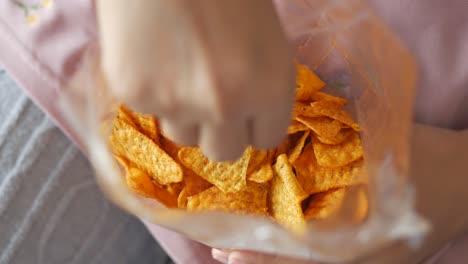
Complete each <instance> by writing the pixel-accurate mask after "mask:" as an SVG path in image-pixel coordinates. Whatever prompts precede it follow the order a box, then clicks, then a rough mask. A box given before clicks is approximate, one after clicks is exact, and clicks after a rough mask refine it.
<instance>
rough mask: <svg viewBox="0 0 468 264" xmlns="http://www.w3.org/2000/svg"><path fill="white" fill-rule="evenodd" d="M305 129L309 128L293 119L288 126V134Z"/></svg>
mask: <svg viewBox="0 0 468 264" xmlns="http://www.w3.org/2000/svg"><path fill="white" fill-rule="evenodd" d="M306 130H309V128H308V127H307V126H306V125H304V124H303V123H301V122H299V121H297V120H293V121H292V123H291V124H290V125H289V127H288V134H295V133H298V132H302V131H306Z"/></svg>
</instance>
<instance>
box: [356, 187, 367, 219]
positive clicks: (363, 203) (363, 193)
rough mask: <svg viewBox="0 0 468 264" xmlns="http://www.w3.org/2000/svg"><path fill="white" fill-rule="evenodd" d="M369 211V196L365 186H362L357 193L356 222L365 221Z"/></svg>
mask: <svg viewBox="0 0 468 264" xmlns="http://www.w3.org/2000/svg"><path fill="white" fill-rule="evenodd" d="M368 212H369V198H368V194H367V189H366V188H365V186H361V188H359V190H358V194H357V206H356V213H355V214H354V219H353V220H354V222H355V223H360V222H362V221H364V219H365V218H366V217H367V214H368Z"/></svg>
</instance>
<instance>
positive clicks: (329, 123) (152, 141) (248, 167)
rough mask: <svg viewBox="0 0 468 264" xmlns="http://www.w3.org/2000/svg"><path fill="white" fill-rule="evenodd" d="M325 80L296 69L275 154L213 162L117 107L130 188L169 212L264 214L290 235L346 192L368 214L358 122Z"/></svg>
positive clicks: (358, 212)
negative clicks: (287, 121)
mask: <svg viewBox="0 0 468 264" xmlns="http://www.w3.org/2000/svg"><path fill="white" fill-rule="evenodd" d="M324 86H325V83H324V82H323V81H321V80H320V79H319V78H318V77H317V76H316V75H315V74H314V73H313V72H311V71H310V70H309V69H308V68H307V67H306V66H303V65H299V64H298V65H297V92H296V103H295V107H294V112H293V115H292V122H291V125H290V126H289V129H288V136H287V138H286V139H285V141H284V143H283V144H281V145H280V146H279V147H278V148H276V149H274V150H257V149H254V148H252V147H248V148H247V149H246V150H245V151H244V153H243V155H242V157H241V158H240V159H239V160H237V161H234V162H214V161H210V160H209V159H207V158H206V157H205V156H204V155H203V153H202V152H201V150H200V149H199V148H197V147H185V146H180V145H177V144H175V143H174V142H172V141H171V140H169V139H168V138H167V137H165V136H164V135H162V134H161V133H160V130H159V128H158V123H157V120H156V119H155V118H154V117H152V116H148V115H143V114H139V113H135V112H133V111H131V110H129V109H128V108H126V107H125V106H121V107H120V108H119V111H118V114H117V117H116V119H115V121H114V125H113V130H112V134H111V137H110V145H111V147H112V149H113V152H114V155H115V158H116V159H117V160H118V161H119V162H120V164H121V165H122V166H123V167H124V168H125V171H126V175H125V177H126V182H127V185H128V187H129V188H130V189H131V190H133V191H134V192H135V193H137V194H139V195H141V196H144V197H148V198H152V199H155V200H157V201H159V202H160V203H161V204H163V205H165V206H166V207H169V208H183V209H186V210H188V211H205V210H218V211H227V212H233V213H241V214H252V215H258V216H265V217H270V218H272V219H274V220H276V221H277V222H278V223H279V224H281V225H283V226H285V227H286V228H289V229H291V230H293V231H294V230H296V231H297V230H302V229H303V228H304V227H305V225H306V223H307V221H308V220H316V221H320V220H323V219H328V218H331V217H333V216H336V215H337V214H339V211H340V209H341V208H342V206H343V204H344V201H345V199H346V197H347V194H348V193H349V192H354V194H357V195H355V197H357V199H356V203H357V206H356V207H354V210H353V212H352V218H353V219H354V220H356V221H362V219H364V218H365V217H366V214H367V207H368V200H367V193H366V188H365V187H366V182H367V179H366V178H365V177H364V176H363V175H365V173H364V171H363V165H364V162H363V148H362V145H361V139H360V136H359V130H360V128H359V125H358V124H357V123H356V122H355V121H354V120H353V118H352V117H351V116H350V115H349V114H348V113H347V112H345V111H344V110H343V109H342V107H343V106H344V105H345V104H346V103H347V101H346V100H345V99H343V98H340V97H335V96H332V95H330V94H327V93H324V92H321V89H322V88H323V87H324Z"/></svg>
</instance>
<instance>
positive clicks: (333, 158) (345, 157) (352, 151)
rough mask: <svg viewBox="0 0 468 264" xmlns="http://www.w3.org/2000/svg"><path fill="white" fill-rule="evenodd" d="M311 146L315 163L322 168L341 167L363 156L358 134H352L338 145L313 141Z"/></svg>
mask: <svg viewBox="0 0 468 264" xmlns="http://www.w3.org/2000/svg"><path fill="white" fill-rule="evenodd" d="M312 145H313V146H314V152H315V157H316V158H317V162H318V164H319V165H320V166H323V167H342V166H345V165H348V164H350V163H352V162H353V161H356V160H358V159H360V158H362V156H363V154H364V150H363V149H362V145H361V138H360V137H359V134H358V133H353V134H352V135H351V136H349V137H348V138H347V139H346V140H345V141H344V142H343V143H341V144H338V145H327V144H323V143H322V142H320V141H319V140H315V139H313V140H312Z"/></svg>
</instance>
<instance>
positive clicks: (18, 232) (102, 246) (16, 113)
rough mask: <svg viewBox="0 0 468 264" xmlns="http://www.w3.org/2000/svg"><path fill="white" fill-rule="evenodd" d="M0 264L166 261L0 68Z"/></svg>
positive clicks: (62, 138) (160, 251)
mask: <svg viewBox="0 0 468 264" xmlns="http://www.w3.org/2000/svg"><path fill="white" fill-rule="evenodd" d="M0 168H1V170H0V237H1V238H2V239H0V263H2V264H3V263H50V264H53V263H171V261H170V260H169V258H168V257H167V256H166V254H165V253H164V252H163V251H162V249H161V248H160V247H159V246H158V244H157V243H156V242H155V241H154V239H153V237H151V235H150V234H149V232H148V231H147V230H146V229H145V227H144V226H143V225H142V224H141V222H140V221H139V220H138V219H136V218H135V217H132V216H129V215H127V214H126V213H124V212H122V211H121V210H120V209H118V208H116V207H115V206H113V205H111V204H110V203H109V202H108V201H106V200H105V198H104V197H103V195H102V194H101V192H100V190H99V189H98V187H97V185H96V183H95V182H94V178H93V177H94V176H93V172H92V169H91V167H90V164H89V163H88V161H87V160H86V158H85V157H84V156H83V154H82V153H80V151H79V150H78V148H77V147H76V146H75V145H73V143H71V141H70V140H69V139H68V138H67V137H66V136H65V135H64V134H63V133H62V132H61V131H60V130H59V129H58V128H57V127H55V126H54V125H53V123H52V122H51V121H50V120H49V119H48V118H47V117H46V116H45V115H44V114H43V113H42V112H41V111H40V110H39V109H38V108H37V107H36V106H35V105H34V104H33V103H32V102H31V101H30V100H29V99H28V98H27V97H26V96H25V95H24V94H23V93H22V92H21V91H20V89H18V87H17V86H16V85H15V83H14V82H13V81H12V80H11V79H10V78H9V77H8V75H7V74H6V73H5V72H4V71H3V70H1V69H0Z"/></svg>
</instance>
